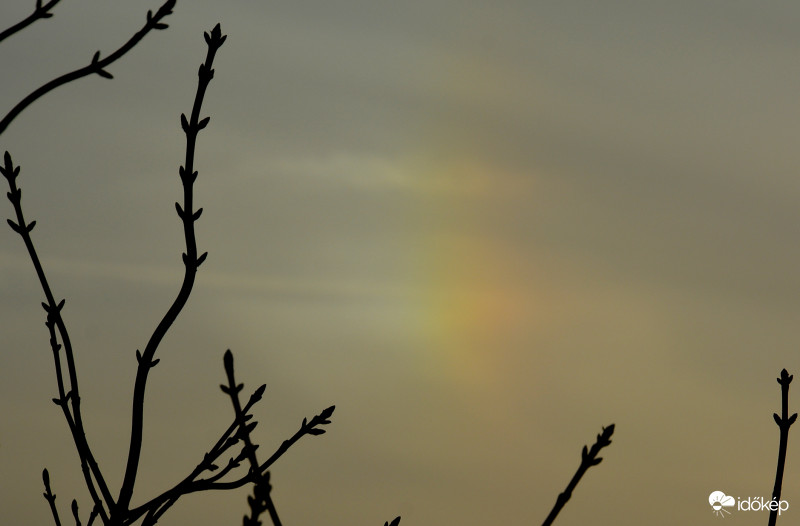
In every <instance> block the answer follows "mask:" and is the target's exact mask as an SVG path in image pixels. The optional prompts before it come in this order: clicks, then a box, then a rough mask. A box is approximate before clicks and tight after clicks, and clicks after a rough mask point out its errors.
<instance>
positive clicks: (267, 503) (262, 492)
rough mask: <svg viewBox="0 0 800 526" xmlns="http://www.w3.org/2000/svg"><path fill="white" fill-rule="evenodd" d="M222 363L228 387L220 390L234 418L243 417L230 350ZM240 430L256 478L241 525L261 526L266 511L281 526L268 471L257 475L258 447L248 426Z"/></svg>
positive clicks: (274, 522)
mask: <svg viewBox="0 0 800 526" xmlns="http://www.w3.org/2000/svg"><path fill="white" fill-rule="evenodd" d="M222 362H223V364H224V365H225V374H226V376H227V377H228V385H227V386H225V385H220V388H221V389H222V392H223V393H225V394H227V395H228V396H229V397H230V399H231V403H232V404H233V412H234V414H235V415H236V417H237V418H239V417H241V416H243V415H244V413H243V411H242V405H241V403H240V402H239V392H240V391H241V390H242V388H244V384H238V385H237V384H236V378H235V377H234V369H233V353H232V352H231V350H230V349H228V350H227V351H225V356H224V357H223V359H222ZM240 430H241V432H242V439H243V440H244V450H243V451H244V452H245V453H246V455H247V460H249V461H250V471H251V472H252V473H253V476H255V477H256V480H255V483H254V485H253V495H252V496H248V497H247V503H248V504H249V506H250V516H249V517H247V516H245V517H244V519H243V521H242V524H243V526H261V521H259V520H258V518H259V516H260V515H261V514H262V513H263V512H265V511H266V512H267V513H269V516H270V519H271V520H272V524H273V525H274V526H281V519H280V517H278V510H277V509H276V508H275V503H274V502H273V501H272V496H271V495H270V493H271V491H272V485H270V483H269V478H270V475H269V471H267V472H265V473H264V474H261V475H259V474H258V458H257V457H256V449H258V446H256V445H253V442H252V440H251V439H250V429H249V428H248V426H246V425H244V422H242V424H241V425H240Z"/></svg>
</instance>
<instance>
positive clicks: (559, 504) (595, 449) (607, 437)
mask: <svg viewBox="0 0 800 526" xmlns="http://www.w3.org/2000/svg"><path fill="white" fill-rule="evenodd" d="M613 434H614V424H611V425H610V426H608V427H604V428H603V430H602V432H601V433H600V434H598V435H597V441H596V442H595V443H594V445H593V446H592V449H587V448H586V446H583V451H582V452H581V465H580V466H578V471H576V472H575V475H574V476H573V477H572V480H570V481H569V484H567V489H565V490H564V492H563V493H561V494H559V496H558V498H556V503H555V505H554V506H553V509H552V510H551V511H550V514H549V515H548V516H547V518H546V519H545V521H544V522H543V523H542V526H549V525H550V524H553V521H554V520H555V519H556V516H557V515H558V513H559V512H560V511H561V508H563V507H564V504H566V503H567V501H568V500H569V499H570V497H572V492H573V491H574V490H575V486H577V485H578V482H579V481H580V480H581V477H583V474H584V473H586V470H588V469H589V468H590V467H592V466H596V465H598V464H599V463H600V462H601V461H602V460H603V459H602V458H600V457H598V456H597V454H598V453H600V450H601V449H603V448H604V447H606V446H607V445H609V444H611V435H613Z"/></svg>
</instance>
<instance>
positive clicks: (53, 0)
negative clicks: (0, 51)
mask: <svg viewBox="0 0 800 526" xmlns="http://www.w3.org/2000/svg"><path fill="white" fill-rule="evenodd" d="M60 1H61V0H50V1H49V2H47V3H46V4H44V5H42V0H36V8H35V9H34V10H33V13H31V14H30V15H28V16H27V17H26V18H24V19H23V20H21V21H19V22H17V23H16V24H14V25H13V26H11V27H9V28H8V29H6V30H5V31H3V32H2V33H0V42H2V41H3V40H5V39H7V38H8V37H10V36H11V35H13V34H14V33H18V32H20V31H22V30H23V29H25V28H26V27H28V26H29V25H31V24H33V23H34V22H36V21H37V20H39V19H42V18H50V17H51V16H53V13H51V12H50V10H51V9H53V8H54V7H55V6H56V4H57V3H59V2H60Z"/></svg>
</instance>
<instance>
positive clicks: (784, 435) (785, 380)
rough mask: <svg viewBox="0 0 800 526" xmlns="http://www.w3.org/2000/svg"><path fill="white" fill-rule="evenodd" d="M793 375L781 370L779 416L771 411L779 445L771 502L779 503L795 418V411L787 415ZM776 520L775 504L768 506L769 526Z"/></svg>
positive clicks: (773, 525) (772, 525)
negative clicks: (778, 435)
mask: <svg viewBox="0 0 800 526" xmlns="http://www.w3.org/2000/svg"><path fill="white" fill-rule="evenodd" d="M792 378H794V376H793V375H791V374H789V373H788V372H787V371H786V369H783V370H782V371H781V377H780V378H778V383H779V384H780V386H781V416H778V413H772V416H773V418H774V419H775V423H776V424H778V428H780V434H781V438H780V445H779V446H778V468H777V470H776V471H775V486H774V487H773V489H772V502H776V503H779V502H780V500H781V486H782V485H783V468H784V465H785V464H786V446H787V445H788V443H789V428H790V427H792V424H794V421H795V420H797V413H794V414H793V415H792V416H789V384H790V383H792ZM777 521H778V509H777V507H776V506H771V507H770V512H769V523H768V524H769V526H775V523H776V522H777Z"/></svg>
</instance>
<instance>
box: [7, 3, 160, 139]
mask: <svg viewBox="0 0 800 526" xmlns="http://www.w3.org/2000/svg"><path fill="white" fill-rule="evenodd" d="M52 3H53V2H51V4H52ZM48 5H50V4H48ZM51 7H52V6H51ZM173 7H175V0H167V1H166V2H164V4H163V5H162V6H161V7H160V8H158V11H156V14H155V15H154V14H153V12H152V11H148V12H147V22H145V24H144V26H143V27H142V29H140V30H139V31H137V32H136V33H135V34H134V35H133V36H132V37H131V38H130V39H129V40H128V41H127V42H125V44H123V45H122V46H121V47H120V48H119V49H117V50H116V51H114V52H113V53H111V54H110V55H108V56H107V57H105V58H102V59H101V58H100V52H99V51H98V52H96V53H95V54H94V56H93V57H92V60H91V62H90V63H89V65H87V66H84V67H82V68H79V69H76V70H74V71H71V72H69V73H66V74H64V75H61V76H60V77H56V78H54V79H53V80H51V81H50V82H47V83H46V84H43V85H42V86H41V87H39V88H38V89H35V90H34V91H32V92H31V93H30V94H29V95H28V96H27V97H25V98H24V99H22V100H21V101H20V102H19V103H18V104H17V105H16V106H14V107H13V108H11V111H9V112H8V113H7V114H6V116H5V117H3V119H2V120H0V134H2V133H3V132H4V131H5V130H6V128H8V125H9V124H11V121H13V120H14V119H15V118H16V117H17V116H18V115H19V114H20V113H22V111H23V110H24V109H25V108H27V107H28V106H30V105H31V104H33V103H34V102H35V101H36V100H38V99H39V98H41V97H43V96H44V95H46V94H47V93H49V92H51V91H53V90H54V89H56V88H58V87H59V86H63V85H64V84H67V83H68V82H72V81H75V80H78V79H80V78H83V77H86V76H87V75H92V74H97V75H100V76H101V77H103V78H107V79H111V78H114V76H113V75H112V74H111V73H109V72H108V71H106V70H105V68H106V67H108V66H110V65H111V64H113V63H114V62H116V61H117V60H118V59H120V58H122V56H123V55H125V53H127V52H128V51H130V50H131V49H133V48H134V47H135V46H136V44H138V43H139V42H140V41H141V40H142V39H143V38H144V37H145V36H146V35H147V34H148V33H149V32H150V31H153V30H157V29H166V28H167V27H169V26H168V25H167V24H165V23H163V22H161V20H162V19H163V18H164V17H166V16H168V15H170V14H172V8H173ZM48 9H49V8H48ZM39 11H40V10H39V8H38V3H37V11H36V12H39ZM45 13H46V11H45ZM34 14H35V13H34ZM46 14H49V13H46ZM37 18H47V17H46V16H44V15H40V16H39V17H37ZM26 20H27V19H26ZM33 21H34V20H31V22H29V23H28V24H30V23H32V22H33ZM28 24H26V25H28ZM18 25H19V24H18ZM15 27H16V26H13V27H11V28H9V29H8V30H6V31H4V34H5V33H8V31H11V30H12V29H14V28H15ZM16 31H19V29H16Z"/></svg>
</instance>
